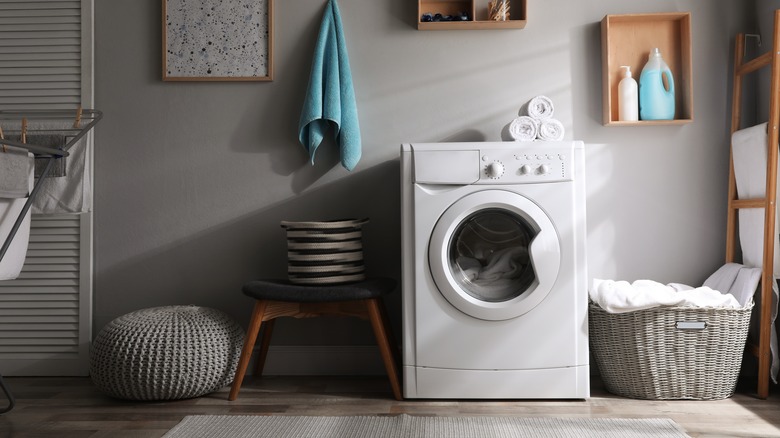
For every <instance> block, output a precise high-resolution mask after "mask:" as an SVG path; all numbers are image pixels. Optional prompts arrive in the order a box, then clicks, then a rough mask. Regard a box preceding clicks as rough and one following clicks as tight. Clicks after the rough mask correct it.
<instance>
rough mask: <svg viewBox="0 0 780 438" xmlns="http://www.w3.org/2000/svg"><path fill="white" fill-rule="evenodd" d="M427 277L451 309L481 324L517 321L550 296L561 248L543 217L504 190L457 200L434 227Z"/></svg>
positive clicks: (541, 212)
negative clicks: (430, 274)
mask: <svg viewBox="0 0 780 438" xmlns="http://www.w3.org/2000/svg"><path fill="white" fill-rule="evenodd" d="M428 259H429V262H430V268H431V273H432V275H433V278H434V281H435V282H436V285H437V287H438V288H439V290H440V291H441V293H442V294H443V295H444V297H445V298H446V299H447V301H449V302H450V304H452V305H453V306H455V307H456V308H458V309H459V310H460V311H462V312H464V313H466V314H468V315H470V316H474V317H476V318H480V319H486V320H504V319H510V318H515V317H517V316H520V315H522V314H523V313H526V312H528V311H529V310H531V309H533V308H534V307H535V306H536V305H538V304H539V303H540V302H541V301H542V300H543V299H544V298H545V297H546V296H547V294H548V293H549V291H550V289H551V288H552V285H553V284H554V283H555V279H556V278H557V276H558V270H559V268H560V244H559V242H558V235H557V233H556V232H555V228H554V227H553V225H552V222H551V221H550V219H549V218H548V217H547V215H546V214H545V213H544V212H543V211H542V210H541V209H540V208H539V207H538V206H537V205H536V204H534V203H533V202H531V201H530V200H529V199H527V198H525V197H523V196H521V195H519V194H517V193H512V192H507V191H503V190H486V191H482V192H476V193H473V194H471V195H468V196H466V197H464V198H461V199H460V200H458V201H457V202H455V203H454V204H453V205H452V206H450V208H449V209H447V210H446V211H445V212H444V214H443V215H442V217H441V218H440V219H439V221H438V222H437V224H436V226H435V227H434V230H433V234H432V236H431V241H430V243H429V247H428Z"/></svg>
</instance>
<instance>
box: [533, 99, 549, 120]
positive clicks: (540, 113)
mask: <svg viewBox="0 0 780 438" xmlns="http://www.w3.org/2000/svg"><path fill="white" fill-rule="evenodd" d="M554 112H555V107H554V106H553V103H552V100H550V98H549V97H547V96H536V97H534V98H533V99H531V101H530V102H528V115H529V116H531V117H533V118H535V119H537V120H544V119H549V118H551V117H552V116H553V113H554Z"/></svg>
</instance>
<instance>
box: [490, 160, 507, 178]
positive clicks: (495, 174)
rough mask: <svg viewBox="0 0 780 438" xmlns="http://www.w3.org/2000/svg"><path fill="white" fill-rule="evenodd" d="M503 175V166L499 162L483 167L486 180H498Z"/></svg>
mask: <svg viewBox="0 0 780 438" xmlns="http://www.w3.org/2000/svg"><path fill="white" fill-rule="evenodd" d="M503 174H504V165H503V164H502V163H501V162H500V161H494V162H492V163H490V164H488V165H487V166H486V167H485V175H487V177H488V178H492V179H498V178H501V175H503Z"/></svg>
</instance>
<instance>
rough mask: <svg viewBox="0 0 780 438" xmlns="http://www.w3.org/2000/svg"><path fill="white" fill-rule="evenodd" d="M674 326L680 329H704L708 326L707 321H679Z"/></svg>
mask: <svg viewBox="0 0 780 438" xmlns="http://www.w3.org/2000/svg"><path fill="white" fill-rule="evenodd" d="M674 328H676V329H678V330H704V329H706V328H707V322H706V321H677V322H675V323H674Z"/></svg>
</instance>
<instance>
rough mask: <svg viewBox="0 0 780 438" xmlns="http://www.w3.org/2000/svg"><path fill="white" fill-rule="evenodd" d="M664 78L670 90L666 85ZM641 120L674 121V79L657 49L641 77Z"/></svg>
mask: <svg viewBox="0 0 780 438" xmlns="http://www.w3.org/2000/svg"><path fill="white" fill-rule="evenodd" d="M664 77H665V78H666V83H667V85H668V88H667V86H665V85H664ZM639 118H640V119H642V120H673V119H674V78H673V77H672V71H671V70H669V66H668V65H666V63H665V62H664V59H663V58H662V57H661V51H660V50H659V49H658V48H657V47H656V48H653V50H652V51H651V52H650V56H649V58H648V60H647V64H645V67H644V68H643V69H642V74H641V75H640V76H639Z"/></svg>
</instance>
